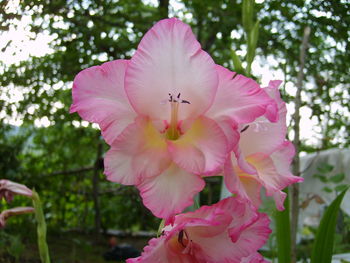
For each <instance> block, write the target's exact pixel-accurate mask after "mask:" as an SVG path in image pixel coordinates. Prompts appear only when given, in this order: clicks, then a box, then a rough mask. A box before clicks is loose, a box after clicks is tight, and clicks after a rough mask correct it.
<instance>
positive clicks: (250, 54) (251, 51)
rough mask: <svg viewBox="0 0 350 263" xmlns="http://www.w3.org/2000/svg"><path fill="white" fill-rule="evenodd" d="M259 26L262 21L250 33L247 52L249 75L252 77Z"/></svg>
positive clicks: (257, 22)
mask: <svg viewBox="0 0 350 263" xmlns="http://www.w3.org/2000/svg"><path fill="white" fill-rule="evenodd" d="M259 24H260V21H256V23H255V24H254V26H253V28H252V30H251V31H250V32H249V37H248V51H247V74H248V75H250V72H251V66H252V63H253V61H254V57H255V50H256V44H257V42H258V37H259Z"/></svg>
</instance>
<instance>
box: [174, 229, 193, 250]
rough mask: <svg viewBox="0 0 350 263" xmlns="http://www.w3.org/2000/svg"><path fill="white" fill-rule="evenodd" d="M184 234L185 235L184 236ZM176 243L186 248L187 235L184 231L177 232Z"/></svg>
mask: <svg viewBox="0 0 350 263" xmlns="http://www.w3.org/2000/svg"><path fill="white" fill-rule="evenodd" d="M184 234H185V235H184ZM184 236H185V239H184ZM177 241H178V242H179V243H180V244H181V245H182V246H183V247H186V246H187V244H188V235H187V233H186V231H184V230H181V231H180V232H179V235H178V237H177ZM191 242H192V240H191Z"/></svg>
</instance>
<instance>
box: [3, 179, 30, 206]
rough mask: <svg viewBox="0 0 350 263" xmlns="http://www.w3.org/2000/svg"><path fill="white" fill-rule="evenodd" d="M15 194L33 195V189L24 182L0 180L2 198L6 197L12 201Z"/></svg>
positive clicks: (8, 200)
mask: <svg viewBox="0 0 350 263" xmlns="http://www.w3.org/2000/svg"><path fill="white" fill-rule="evenodd" d="M14 195H24V196H28V197H31V196H32V195H33V192H32V190H30V189H29V188H28V187H26V186H25V185H23V184H18V183H15V182H12V181H9V180H5V179H1V180H0V200H1V199H2V198H5V199H6V201H7V202H11V201H12V199H13V196H14Z"/></svg>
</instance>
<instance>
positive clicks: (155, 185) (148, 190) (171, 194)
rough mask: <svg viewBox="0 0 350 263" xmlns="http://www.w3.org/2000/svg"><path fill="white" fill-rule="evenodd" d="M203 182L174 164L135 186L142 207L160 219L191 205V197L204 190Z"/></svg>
mask: <svg viewBox="0 0 350 263" xmlns="http://www.w3.org/2000/svg"><path fill="white" fill-rule="evenodd" d="M204 185H205V183H204V180H203V179H202V178H200V177H199V176H197V175H193V174H190V173H188V172H186V171H184V170H183V169H181V168H179V167H178V166H176V165H175V164H172V165H170V167H169V168H168V169H167V170H165V171H164V172H162V173H161V174H160V175H158V176H155V177H152V178H148V179H146V180H144V181H143V182H142V183H141V184H139V185H137V187H138V189H139V190H140V194H141V197H142V199H143V203H144V205H145V206H146V207H147V208H148V209H150V210H151V211H152V213H153V214H154V215H155V216H157V217H160V218H165V219H167V218H169V217H170V216H172V215H174V214H177V213H180V212H182V210H183V209H184V208H186V207H187V206H190V205H192V204H193V197H194V195H195V194H197V193H198V192H200V191H201V190H202V189H203V188H204Z"/></svg>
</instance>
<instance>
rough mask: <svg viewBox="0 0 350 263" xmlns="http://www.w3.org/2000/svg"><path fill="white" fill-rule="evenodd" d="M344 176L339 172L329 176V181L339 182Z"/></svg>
mask: <svg viewBox="0 0 350 263" xmlns="http://www.w3.org/2000/svg"><path fill="white" fill-rule="evenodd" d="M344 178H345V174H343V173H341V174H336V175H334V176H331V177H330V178H329V181H331V182H333V183H340V182H341V181H343V180H344Z"/></svg>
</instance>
